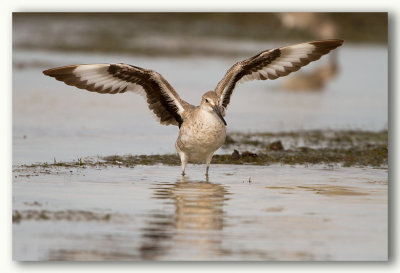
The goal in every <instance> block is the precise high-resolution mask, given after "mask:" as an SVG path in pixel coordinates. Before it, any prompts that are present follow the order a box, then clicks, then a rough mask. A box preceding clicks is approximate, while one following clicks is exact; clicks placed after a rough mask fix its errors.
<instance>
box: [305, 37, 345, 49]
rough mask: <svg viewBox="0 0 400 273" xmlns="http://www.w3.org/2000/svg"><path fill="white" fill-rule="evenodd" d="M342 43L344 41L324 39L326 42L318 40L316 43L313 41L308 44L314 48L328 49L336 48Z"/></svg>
mask: <svg viewBox="0 0 400 273" xmlns="http://www.w3.org/2000/svg"><path fill="white" fill-rule="evenodd" d="M343 43H344V40H342V39H326V40H318V41H313V42H310V43H309V44H312V45H314V46H316V47H329V48H332V49H334V48H337V47H339V46H341V45H342V44H343Z"/></svg>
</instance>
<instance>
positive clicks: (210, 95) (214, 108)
mask: <svg viewBox="0 0 400 273" xmlns="http://www.w3.org/2000/svg"><path fill="white" fill-rule="evenodd" d="M200 107H201V108H202V109H203V110H206V111H208V112H210V113H215V114H216V115H217V116H218V117H219V118H220V119H221V121H222V122H223V123H224V124H225V125H226V121H225V119H224V118H223V115H224V114H225V109H223V107H222V106H220V105H219V99H218V96H217V94H216V93H215V92H214V91H208V92H207V93H205V94H204V95H203V97H202V98H201V103H200Z"/></svg>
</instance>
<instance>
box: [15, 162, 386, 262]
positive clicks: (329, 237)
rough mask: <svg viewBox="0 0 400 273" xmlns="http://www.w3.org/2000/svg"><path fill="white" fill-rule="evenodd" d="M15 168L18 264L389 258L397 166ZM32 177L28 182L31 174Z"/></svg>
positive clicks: (16, 257)
mask: <svg viewBox="0 0 400 273" xmlns="http://www.w3.org/2000/svg"><path fill="white" fill-rule="evenodd" d="M179 171H180V167H178V166H176V167H171V166H136V167H134V168H124V167H122V168H118V167H108V168H105V169H95V168H87V169H80V168H76V169H68V168H67V169H65V168H61V167H60V168H52V169H47V170H46V168H41V169H38V170H37V172H33V171H32V170H23V169H20V170H16V171H14V182H13V210H14V214H13V215H14V219H13V220H14V223H13V259H14V260H79V261H80V260H358V261H360V260H363V261H364V260H369V261H371V260H385V259H387V247H388V241H387V238H388V237H387V228H388V225H387V223H388V204H387V170H384V169H373V168H353V167H351V168H332V167H330V168H327V167H324V166H313V167H302V166H292V167H290V166H281V165H271V166H267V167H265V166H232V165H215V166H212V168H211V175H210V177H209V178H208V179H206V177H205V176H204V166H202V165H189V167H188V170H187V171H188V174H189V175H188V176H187V177H185V178H184V179H183V178H182V177H181V176H180V175H179ZM27 175H28V176H27Z"/></svg>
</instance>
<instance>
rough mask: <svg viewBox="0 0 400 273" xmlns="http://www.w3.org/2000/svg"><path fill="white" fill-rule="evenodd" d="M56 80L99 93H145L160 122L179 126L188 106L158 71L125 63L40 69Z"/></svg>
mask: <svg viewBox="0 0 400 273" xmlns="http://www.w3.org/2000/svg"><path fill="white" fill-rule="evenodd" d="M43 73H44V74H45V75H47V76H50V77H54V78H55V79H57V80H59V81H63V82H64V83H66V84H68V85H71V86H75V87H78V88H80V89H86V90H88V91H92V92H98V93H101V94H117V93H124V92H126V91H133V92H138V93H141V94H144V95H145V96H146V98H147V103H148V105H149V109H150V110H152V111H153V112H154V114H155V115H156V117H157V118H158V120H159V122H160V123H161V124H165V125H169V124H174V125H179V126H180V125H181V123H182V122H183V112H184V111H185V109H187V108H188V107H190V106H191V105H190V104H188V103H187V102H185V101H183V100H181V98H180V97H179V95H178V93H176V91H175V90H174V88H173V87H172V86H171V85H170V84H169V83H168V82H167V81H166V80H165V79H164V78H163V77H162V76H161V75H160V74H159V73H157V72H155V71H152V70H147V69H143V68H140V67H137V66H132V65H128V64H122V63H120V64H81V65H69V66H63V67H56V68H52V69H48V70H45V71H43Z"/></svg>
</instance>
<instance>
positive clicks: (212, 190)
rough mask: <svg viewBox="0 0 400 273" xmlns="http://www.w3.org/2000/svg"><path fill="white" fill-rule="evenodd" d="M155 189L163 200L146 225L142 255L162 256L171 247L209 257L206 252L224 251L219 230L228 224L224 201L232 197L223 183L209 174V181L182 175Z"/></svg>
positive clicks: (145, 258)
mask: <svg viewBox="0 0 400 273" xmlns="http://www.w3.org/2000/svg"><path fill="white" fill-rule="evenodd" d="M185 180H186V181H185ZM153 189H154V190H155V191H154V194H153V198H156V199H162V200H163V202H162V205H161V206H160V210H156V211H155V210H154V211H152V212H151V213H150V215H149V217H148V218H149V220H148V221H147V222H146V227H145V228H144V229H143V235H142V237H143V243H142V245H141V248H140V253H141V256H142V259H144V260H154V259H159V258H162V257H163V256H165V255H167V254H168V253H169V252H171V251H174V252H175V251H181V252H186V253H188V255H191V257H194V256H192V255H193V254H194V255H195V257H197V258H200V259H201V258H204V259H207V258H208V257H209V256H202V254H204V255H210V253H213V254H218V253H220V252H222V250H221V242H222V238H221V236H222V235H221V232H218V231H221V230H222V229H223V227H224V210H223V205H224V202H225V201H226V200H229V198H227V195H229V192H228V191H227V190H226V188H225V187H224V186H223V185H220V184H214V183H211V182H209V181H208V177H207V180H206V181H188V178H185V177H182V180H180V181H177V182H176V183H158V184H157V185H156V187H155V188H153ZM171 205H172V206H173V211H172V210H171V207H170V206H171ZM189 253H190V254H189Z"/></svg>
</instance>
